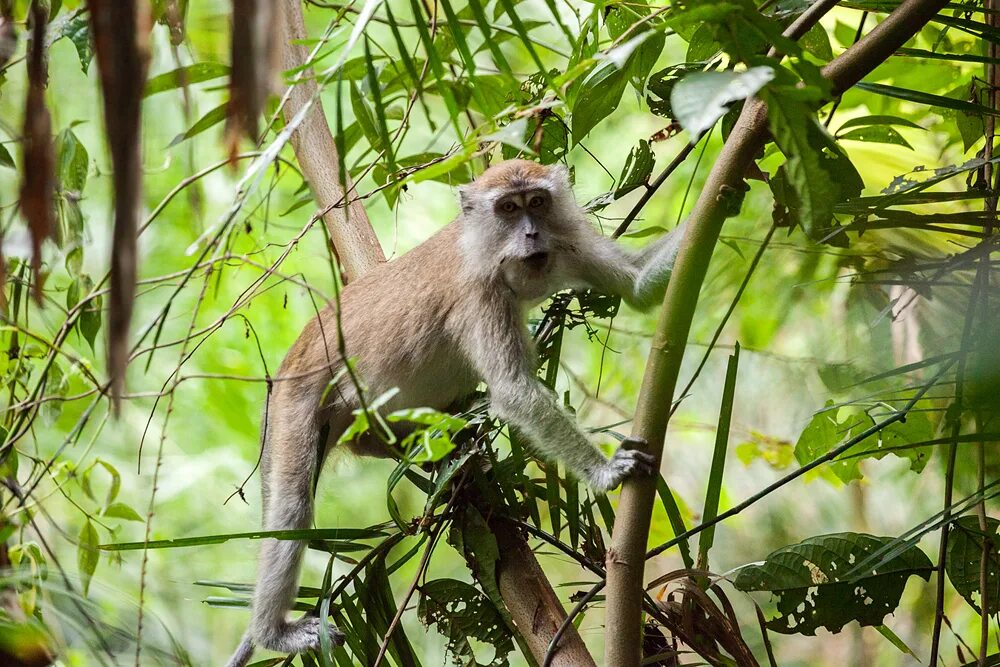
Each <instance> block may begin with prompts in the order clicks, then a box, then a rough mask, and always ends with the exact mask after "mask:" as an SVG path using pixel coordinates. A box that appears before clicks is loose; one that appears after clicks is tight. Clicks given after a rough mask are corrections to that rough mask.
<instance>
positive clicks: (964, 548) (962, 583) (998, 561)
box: [945, 516, 1000, 615]
mask: <svg viewBox="0 0 1000 667" xmlns="http://www.w3.org/2000/svg"><path fill="white" fill-rule="evenodd" d="M998 527H1000V521H998V520H997V519H994V518H992V517H987V519H986V532H985V533H983V531H982V530H981V529H980V527H979V517H976V516H963V517H960V518H959V519H957V520H956V521H955V522H954V523H953V524H952V528H951V532H950V533H949V536H948V554H947V557H946V558H945V572H947V573H948V580H949V581H950V582H951V585H952V586H954V587H955V590H956V591H958V593H959V595H961V596H962V597H963V598H965V601H966V602H968V603H969V604H970V605H971V606H972V608H973V609H975V610H976V612H977V613H979V614H982V602H983V595H982V591H981V589H980V586H979V583H980V582H979V575H980V567H981V564H982V562H983V543H984V542H986V541H987V539H988V540H989V549H987V554H986V587H987V588H986V591H987V595H986V602H987V605H988V611H989V613H990V614H991V615H993V614H996V613H997V612H998V611H1000V535H998V534H997V528H998Z"/></svg>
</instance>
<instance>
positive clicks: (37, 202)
mask: <svg viewBox="0 0 1000 667" xmlns="http://www.w3.org/2000/svg"><path fill="white" fill-rule="evenodd" d="M30 16H31V40H30V42H29V44H28V56H27V64H28V94H27V96H26V100H25V105H24V136H23V140H22V141H23V143H22V146H23V150H24V160H23V165H22V169H23V179H22V181H21V201H20V204H21V214H22V215H24V218H25V220H26V221H27V223H28V232H29V234H30V236H31V269H32V285H33V286H34V290H33V291H34V296H35V301H37V302H38V303H41V301H42V275H41V273H42V243H43V242H44V241H45V239H47V238H49V237H50V236H52V232H53V229H54V228H55V213H54V212H53V204H52V202H53V200H52V197H53V194H54V192H55V155H54V152H53V148H52V118H51V116H50V115H49V109H48V107H47V106H46V104H45V88H46V86H47V85H48V80H49V74H48V60H47V58H46V55H45V26H46V24H47V23H48V11H47V10H46V9H45V8H44V7H42V5H41V3H39V2H37V0H36V1H35V2H33V3H32V4H31V13H30ZM0 289H2V285H0Z"/></svg>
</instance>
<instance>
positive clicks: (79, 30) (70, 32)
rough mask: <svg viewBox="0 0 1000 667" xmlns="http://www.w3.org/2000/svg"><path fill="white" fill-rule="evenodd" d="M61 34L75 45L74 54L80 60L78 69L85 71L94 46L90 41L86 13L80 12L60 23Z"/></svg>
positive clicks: (88, 65) (92, 55) (92, 54)
mask: <svg viewBox="0 0 1000 667" xmlns="http://www.w3.org/2000/svg"><path fill="white" fill-rule="evenodd" d="M61 32H62V35H63V36H64V37H68V38H69V41H71V42H73V46H74V47H76V55H77V57H78V58H79V60H80V69H82V70H83V71H84V72H86V71H87V70H88V69H89V68H90V61H91V60H92V59H93V57H94V48H93V46H92V45H91V42H90V26H89V25H88V23H87V16H86V14H80V15H78V16H75V17H73V18H72V19H70V20H69V21H66V22H65V23H64V24H63V25H62V30H61Z"/></svg>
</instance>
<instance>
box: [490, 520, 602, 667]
mask: <svg viewBox="0 0 1000 667" xmlns="http://www.w3.org/2000/svg"><path fill="white" fill-rule="evenodd" d="M491 528H493V530H494V534H495V535H496V538H497V546H498V547H500V561H499V564H498V567H497V579H498V581H497V584H498V586H499V588H500V595H501V597H503V601H504V604H505V605H506V607H507V611H508V612H509V613H510V615H511V618H512V619H513V621H514V625H515V627H516V628H517V630H518V632H519V633H520V634H521V637H522V639H523V642H522V643H521V645H522V646H526V647H527V649H528V651H529V652H530V653H531V655H530V656H528V655H526V656H525V658H526V659H528V660H533V664H536V665H540V664H542V663H543V661H544V660H545V652H546V651H547V650H548V648H549V642H550V641H551V640H552V637H553V635H555V633H556V630H558V629H559V626H560V625H562V622H563V620H564V619H565V618H566V611H565V610H564V609H563V607H562V604H561V603H560V602H559V598H558V597H556V593H555V591H554V590H553V589H552V584H550V583H549V580H548V578H547V577H546V576H545V572H544V571H542V567H541V565H539V564H538V560H537V559H536V558H535V554H534V552H533V551H531V549H530V548H529V546H528V543H527V541H525V539H524V537H523V536H522V535H521V533H520V532H519V531H518V528H517V525H516V524H514V523H513V522H511V521H507V520H494V521H492V522H491ZM551 664H552V665H554V666H555V667H596V665H595V664H594V659H593V658H592V657H591V656H590V653H589V652H588V651H587V647H586V645H585V644H584V643H583V639H581V638H580V633H579V632H577V630H576V627H574V626H570V627H569V628H567V631H566V632H564V633H563V635H562V637H561V638H560V640H559V653H558V654H557V655H556V659H555V660H553V662H552V663H551Z"/></svg>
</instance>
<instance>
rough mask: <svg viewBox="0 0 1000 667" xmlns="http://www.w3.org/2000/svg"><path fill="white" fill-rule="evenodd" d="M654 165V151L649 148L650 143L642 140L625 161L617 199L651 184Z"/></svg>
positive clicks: (616, 193)
mask: <svg viewBox="0 0 1000 667" xmlns="http://www.w3.org/2000/svg"><path fill="white" fill-rule="evenodd" d="M653 164H654V160H653V151H652V149H651V148H650V147H649V142H648V141H646V140H645V139H642V140H641V141H639V145H638V146H636V147H635V148H633V149H632V152H631V153H629V154H628V158H627V159H626V160H625V166H624V167H623V168H622V174H621V176H620V177H619V178H618V189H616V190H615V199H620V198H621V197H624V196H625V195H627V194H628V193H630V192H632V191H633V190H635V189H636V188H638V187H642V186H643V185H646V184H647V183H648V182H649V175H650V174H652V173H653Z"/></svg>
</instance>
